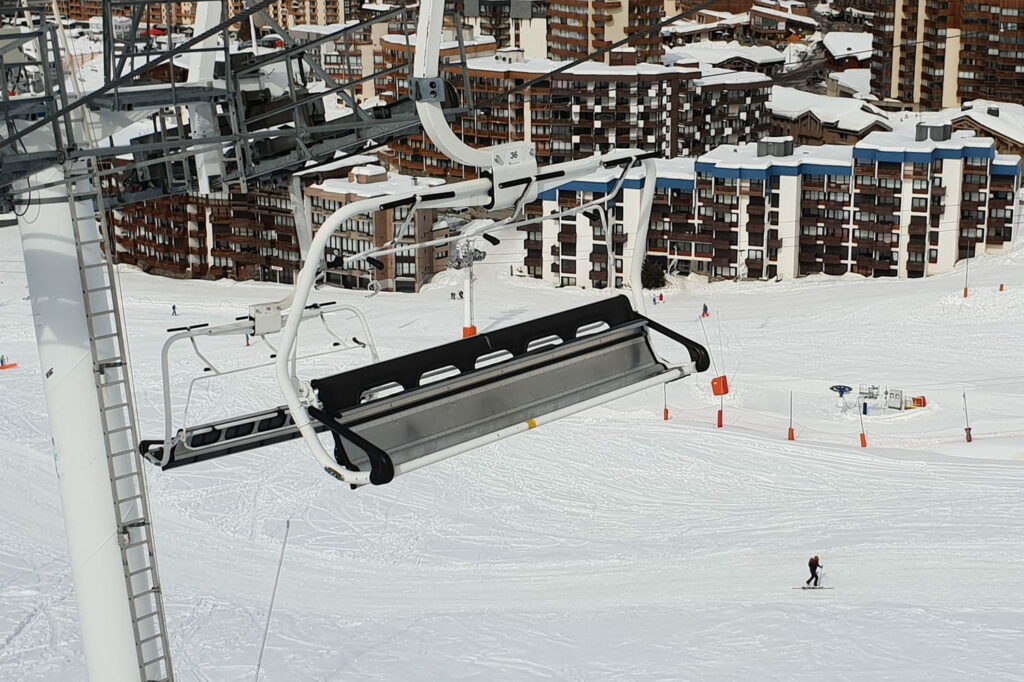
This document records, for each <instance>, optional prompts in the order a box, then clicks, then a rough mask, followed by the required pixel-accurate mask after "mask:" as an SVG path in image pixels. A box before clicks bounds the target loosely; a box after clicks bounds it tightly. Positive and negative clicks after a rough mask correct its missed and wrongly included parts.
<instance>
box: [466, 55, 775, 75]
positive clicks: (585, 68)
mask: <svg viewBox="0 0 1024 682" xmlns="http://www.w3.org/2000/svg"><path fill="white" fill-rule="evenodd" d="M563 64H565V62H560V61H555V60H553V59H542V58H537V59H525V60H523V61H521V62H507V61H503V60H501V59H498V58H497V57H476V58H471V59H468V60H467V61H466V66H467V68H468V69H470V70H471V71H495V72H499V73H507V72H510V71H515V72H521V73H536V74H542V73H548V72H550V71H553V70H555V69H557V68H558V67H560V66H562V65H563ZM720 70H721V71H726V70H725V69H720ZM695 71H696V70H695V69H684V68H679V67H674V66H661V65H659V64H637V65H635V66H634V65H629V64H625V65H621V66H611V65H608V64H602V63H600V62H585V63H583V64H578V65H576V66H574V67H572V68H571V69H569V70H568V71H566V72H565V73H567V74H572V75H576V76H621V77H624V78H630V77H632V78H635V77H636V76H638V75H661V74H681V73H695ZM728 73H735V72H733V71H729V72H728ZM755 75H759V74H755ZM761 77H762V78H764V76H761ZM556 78H557V76H556Z"/></svg>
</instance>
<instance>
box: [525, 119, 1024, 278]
mask: <svg viewBox="0 0 1024 682" xmlns="http://www.w3.org/2000/svg"><path fill="white" fill-rule="evenodd" d="M1020 174H1021V159H1020V157H1018V156H1014V155H1004V154H998V153H997V151H996V147H995V141H994V140H992V139H991V138H986V137H975V136H974V135H973V134H972V133H970V132H967V131H952V130H951V128H950V126H948V125H939V126H932V125H925V124H920V125H918V126H916V127H914V126H909V127H907V128H905V129H901V130H897V131H895V132H877V133H872V134H870V135H868V136H867V137H866V138H864V140H862V141H861V142H858V143H857V144H856V145H854V146H844V145H821V146H803V147H794V145H793V142H792V139H791V138H768V139H764V140H762V141H761V142H758V143H756V144H748V145H724V146H721V147H718V148H716V149H714V150H712V151H711V152H708V153H707V154H704V155H702V156H700V157H699V158H697V159H696V160H694V159H672V160H663V161H659V167H658V183H657V187H658V192H657V195H656V198H655V205H654V209H653V210H652V214H651V225H650V233H649V237H648V244H647V256H648V258H652V259H655V260H656V261H657V262H659V264H660V265H661V266H662V267H663V268H665V269H666V270H667V271H673V272H677V273H679V274H689V273H691V272H693V273H699V274H703V275H706V276H708V277H709V278H711V279H736V278H749V279H770V278H776V277H801V276H805V275H810V274H817V273H822V274H829V275H842V274H846V273H849V272H853V273H858V274H862V275H865V276H869V277H923V276H926V275H932V274H938V273H941V272H947V271H949V270H951V269H952V268H953V267H954V265H955V264H956V263H957V261H959V260H961V259H964V258H970V257H973V256H975V255H978V254H980V253H983V252H992V251H1000V250H1003V249H1005V248H1009V245H1010V244H1011V243H1012V241H1013V239H1014V238H1015V237H1016V235H1015V233H1014V225H1015V221H1016V219H1017V215H1018V210H1019V209H1018V208H1017V207H1018V202H1017V194H1018V191H1019V189H1020ZM617 180H618V178H617V177H616V176H613V175H610V174H609V175H606V176H595V177H593V178H592V179H588V181H586V182H582V181H581V182H574V183H570V184H568V185H565V186H563V187H561V188H559V189H558V190H556V191H553V192H549V193H548V194H547V195H546V196H543V197H541V199H542V200H543V202H544V213H545V214H550V213H552V212H554V211H555V210H556V209H557V208H558V207H559V206H563V207H564V206H573V205H578V204H579V203H581V202H583V201H587V200H589V199H591V198H593V197H595V196H600V195H603V194H605V193H608V192H611V191H613V190H614V188H615V185H616V182H617ZM640 185H641V178H640V177H639V176H636V177H630V178H628V179H627V180H626V181H625V183H624V187H623V192H622V196H621V197H620V198H619V199H617V200H616V203H614V204H613V205H612V207H611V209H610V210H609V211H608V213H607V215H606V216H601V215H600V214H598V213H591V214H589V215H579V216H575V217H573V218H565V219H552V220H548V221H545V222H544V224H543V226H542V227H541V228H536V227H535V228H534V229H533V230H531V231H530V232H529V233H528V235H527V242H526V248H527V253H526V261H525V264H526V266H527V268H528V271H529V274H531V275H533V276H535V277H541V278H544V279H547V280H549V281H552V282H555V283H556V284H559V285H562V286H582V287H595V288H603V287H606V286H621V285H622V273H623V272H628V268H629V262H628V261H629V258H630V252H631V250H632V249H631V248H626V245H627V244H628V243H629V241H630V238H631V235H630V234H629V233H628V232H627V229H626V227H625V226H626V225H627V224H629V222H630V221H628V220H624V219H623V218H624V217H625V216H626V215H627V214H628V213H629V212H631V211H638V210H639V195H640V192H639V188H640Z"/></svg>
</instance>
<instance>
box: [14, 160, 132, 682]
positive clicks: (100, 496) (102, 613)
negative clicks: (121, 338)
mask: <svg viewBox="0 0 1024 682" xmlns="http://www.w3.org/2000/svg"><path fill="white" fill-rule="evenodd" d="M62 177H63V172H62V171H61V170H60V169H58V168H53V169H48V170H45V171H42V172H40V173H37V174H36V175H34V176H33V177H32V179H31V183H32V185H33V186H39V185H42V184H45V183H50V182H55V181H59V180H61V179H62ZM81 189H82V190H84V189H85V188H84V187H82V188H81ZM34 193H35V195H36V197H37V198H38V199H39V200H41V201H46V200H53V201H54V203H46V204H38V205H35V206H31V207H29V208H28V212H27V214H26V215H25V216H23V217H22V218H21V219H20V220H19V224H20V227H21V241H22V248H23V250H24V255H25V275H26V278H27V279H28V287H29V298H30V299H31V302H32V316H33V322H34V326H35V333H36V343H37V344H38V347H39V366H40V372H41V373H42V377H43V392H44V394H45V396H46V407H47V410H48V412H49V414H50V415H51V418H50V430H51V432H52V434H53V446H54V458H55V460H56V466H57V476H58V478H59V482H60V494H61V502H62V505H63V508H64V523H65V526H66V528H67V534H68V555H69V558H70V559H71V576H72V579H73V580H74V583H75V596H76V598H77V601H78V619H79V622H80V623H81V626H82V648H83V650H84V653H85V664H86V668H87V670H88V672H89V679H91V680H94V682H101V681H102V682H107V681H110V682H122V681H128V680H132V681H133V682H138V680H139V678H140V672H139V661H138V657H137V654H136V649H135V634H134V632H133V629H132V622H131V613H130V611H129V607H128V589H127V586H126V585H125V579H124V571H123V567H122V565H121V551H120V547H119V546H118V533H117V521H116V518H115V516H114V504H115V502H114V499H113V492H112V489H111V485H110V474H109V469H108V465H107V453H106V446H105V441H104V435H103V424H102V421H101V419H100V406H99V398H98V396H97V394H96V386H95V379H94V374H93V362H92V355H91V351H90V347H89V327H88V324H87V323H86V316H85V300H84V294H83V292H82V282H81V279H80V278H79V269H78V255H77V253H76V250H75V234H74V228H73V226H72V222H71V212H70V208H69V205H68V197H67V193H66V191H65V189H64V186H63V185H57V186H55V187H50V188H46V189H41V190H35V192H34ZM76 210H77V212H78V215H79V216H80V217H82V218H83V219H82V221H81V225H82V226H83V227H88V225H86V223H87V222H93V221H88V220H87V219H86V218H85V217H86V216H89V215H91V214H92V208H91V207H90V206H88V205H87V204H86V203H84V202H79V203H78V204H77V205H76ZM94 224H95V223H94V222H93V225H94ZM91 231H92V232H93V234H91V235H89V234H83V235H82V236H83V238H85V239H90V238H95V237H96V236H97V235H98V231H97V230H96V229H95V227H93V228H92V229H91ZM84 248H85V249H86V250H87V251H89V252H90V254H91V260H95V261H98V260H99V258H100V256H99V250H100V247H99V245H98V244H93V245H90V246H88V247H84ZM102 317H103V318H105V319H101V318H96V325H97V329H96V332H97V333H98V334H104V333H110V332H113V327H112V325H111V324H110V322H111V321H112V318H111V316H109V315H105V316H102ZM103 326H106V327H107V328H102V327H103Z"/></svg>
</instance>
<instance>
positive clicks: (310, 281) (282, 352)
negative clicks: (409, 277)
mask: <svg viewBox="0 0 1024 682" xmlns="http://www.w3.org/2000/svg"><path fill="white" fill-rule="evenodd" d="M490 189H491V182H490V180H469V181H466V182H460V183H457V184H454V185H448V186H444V187H430V188H423V189H419V190H416V191H413V192H404V193H402V194H392V195H389V196H380V197H374V198H372V199H366V200H363V201H357V202H354V203H351V204H348V205H347V206H342V207H341V208H340V209H338V210H337V211H335V212H334V213H332V214H331V215H330V216H328V218H327V220H325V221H324V223H323V225H321V226H320V228H319V229H318V230H317V233H316V236H315V237H314V238H313V242H312V243H311V244H310V247H309V253H308V254H307V255H306V260H305V262H304V263H303V265H302V269H301V270H300V271H299V276H298V277H297V278H296V280H295V292H294V294H293V296H292V302H291V310H290V311H289V313H288V319H287V321H286V322H285V326H284V330H283V331H282V332H281V348H280V349H279V351H278V354H277V358H276V360H275V363H274V369H275V373H276V374H277V383H278V386H279V387H280V388H281V393H282V394H283V395H284V399H285V404H286V405H287V406H288V411H289V412H290V413H291V415H292V419H293V420H294V421H295V425H296V426H297V427H298V429H299V433H301V434H302V437H303V439H304V440H305V441H306V443H307V444H308V445H309V448H310V450H311V451H312V453H313V457H315V458H316V460H317V461H318V462H319V463H320V464H321V466H323V467H324V468H325V469H326V470H327V471H330V472H333V473H334V474H335V476H337V478H339V479H340V480H342V481H344V482H346V483H352V484H355V485H360V484H365V483H369V482H370V474H369V472H366V471H348V470H347V469H345V468H344V467H340V466H338V463H337V462H335V461H334V457H332V456H331V455H330V454H329V453H328V452H327V450H326V448H324V446H323V443H321V442H320V438H319V436H318V435H317V433H316V429H315V428H314V427H313V425H312V424H311V423H310V418H309V414H308V413H307V412H306V409H305V407H303V403H302V398H301V397H300V396H299V386H298V385H297V383H296V382H297V379H296V378H295V377H293V376H292V374H291V372H290V369H289V358H290V357H291V355H292V352H293V351H294V349H295V341H296V337H297V335H298V329H299V323H300V322H301V321H302V310H303V309H304V308H305V307H306V302H307V301H308V300H309V294H310V292H311V291H312V290H313V285H314V284H315V283H316V275H317V269H318V268H319V265H320V260H321V259H322V258H323V255H324V249H326V248H327V243H328V241H329V240H330V238H331V237H332V236H333V235H334V233H335V232H337V231H338V229H339V228H340V227H341V225H342V224H343V223H344V222H345V221H346V220H348V219H349V218H351V217H353V216H356V215H359V214H361V213H368V214H371V215H372V214H373V213H374V212H376V211H378V210H380V207H381V206H383V205H384V204H390V203H393V202H395V201H400V200H403V199H411V198H414V197H417V196H421V195H424V194H426V195H429V194H439V193H440V194H446V195H449V196H446V197H445V198H444V199H436V200H433V201H427V200H421V201H420V204H419V206H420V207H421V208H440V207H448V206H482V205H485V204H486V203H487V202H488V201H489V200H490ZM371 255H372V254H371ZM362 256H363V254H358V255H357V256H350V257H349V258H346V259H345V260H346V261H352V260H354V259H356V258H358V257H362Z"/></svg>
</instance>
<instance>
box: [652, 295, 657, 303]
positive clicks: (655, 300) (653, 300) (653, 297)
mask: <svg viewBox="0 0 1024 682" xmlns="http://www.w3.org/2000/svg"><path fill="white" fill-rule="evenodd" d="M651 305H658V297H657V296H651Z"/></svg>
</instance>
